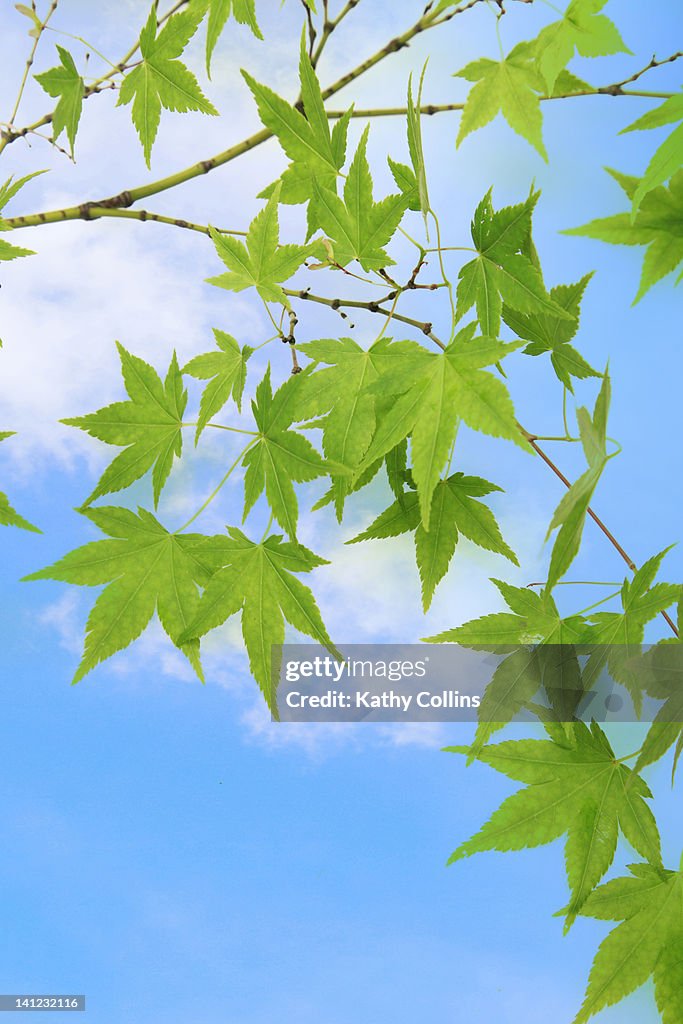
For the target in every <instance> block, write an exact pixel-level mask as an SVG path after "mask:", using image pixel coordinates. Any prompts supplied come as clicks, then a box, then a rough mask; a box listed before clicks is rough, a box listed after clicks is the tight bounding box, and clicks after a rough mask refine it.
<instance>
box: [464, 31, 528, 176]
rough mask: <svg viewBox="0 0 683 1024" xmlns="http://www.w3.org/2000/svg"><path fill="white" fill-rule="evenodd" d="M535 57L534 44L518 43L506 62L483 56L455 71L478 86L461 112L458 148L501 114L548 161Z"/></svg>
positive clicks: (506, 58) (475, 86) (472, 91)
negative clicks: (471, 135)
mask: <svg viewBox="0 0 683 1024" xmlns="http://www.w3.org/2000/svg"><path fill="white" fill-rule="evenodd" d="M535 58H536V54H535V49H534V46H533V44H531V43H519V44H518V45H517V46H515V48H514V49H513V50H512V51H511V52H510V53H509V54H508V56H507V57H505V58H504V59H503V60H500V61H495V60H490V59H489V58H488V57H482V58H480V59H479V60H475V61H473V62H472V63H471V64H468V65H467V66H466V67H464V68H462V69H461V70H460V71H457V72H456V75H455V77H457V78H464V79H466V80H467V81H468V82H474V83H475V84H474V87H473V88H472V89H471V90H470V93H469V96H468V97H467V102H466V104H465V109H464V110H463V113H462V119H461V121H460V130H459V132H458V139H457V145H458V146H459V145H460V143H461V142H462V141H463V139H465V138H467V136H468V135H470V134H471V133H472V132H474V131H477V129H479V128H483V127H484V126H485V125H487V124H489V123H490V122H491V121H493V119H494V117H495V116H496V114H498V113H499V112H501V113H502V114H503V117H504V118H505V120H506V121H507V123H508V124H509V125H510V127H511V128H512V130H513V131H515V132H517V134H518V135H521V136H522V138H524V139H526V140H527V142H529V143H530V144H531V145H532V146H533V147H534V149H536V150H537V151H538V152H539V153H540V155H541V156H542V157H543V159H544V160H546V161H547V159H548V154H547V152H546V148H545V145H544V144H543V115H542V113H541V103H540V94H542V93H543V92H545V82H544V80H543V76H542V74H541V73H540V71H539V70H538V66H537V64H536V59H535Z"/></svg>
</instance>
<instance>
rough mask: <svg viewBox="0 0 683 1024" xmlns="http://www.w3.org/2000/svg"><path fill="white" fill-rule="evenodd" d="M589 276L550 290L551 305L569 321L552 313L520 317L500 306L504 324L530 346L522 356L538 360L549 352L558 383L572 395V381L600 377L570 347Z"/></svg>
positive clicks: (515, 311)
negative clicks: (561, 310) (553, 304)
mask: <svg viewBox="0 0 683 1024" xmlns="http://www.w3.org/2000/svg"><path fill="white" fill-rule="evenodd" d="M592 276H593V275H592V274H587V275H586V276H585V277H583V278H582V279H581V280H580V281H577V283H576V284H567V285H557V286H556V287H555V288H551V290H550V298H551V299H552V301H553V302H554V303H556V304H557V305H558V306H560V307H561V308H562V309H563V310H564V311H565V312H566V313H569V314H570V315H571V317H572V319H571V320H565V319H561V318H560V317H558V316H555V315H554V314H551V313H520V312H518V311H517V310H516V309H512V308H511V307H510V306H503V320H504V321H505V323H506V324H507V325H508V327H509V328H510V329H511V330H513V331H514V332H515V334H516V335H517V336H518V337H519V338H523V339H524V340H525V341H528V342H529V344H528V345H527V346H526V348H525V349H524V354H525V355H528V356H538V355H541V354H542V353H544V352H550V359H551V362H552V365H553V369H554V370H555V373H556V375H557V378H558V380H560V381H561V382H562V384H564V386H565V387H566V388H567V389H568V390H569V391H571V392H572V393H573V392H574V387H573V384H572V377H578V378H579V379H580V380H584V379H585V378H586V377H600V376H601V374H600V373H598V371H597V370H594V369H593V367H592V366H590V365H589V364H588V363H587V362H586V360H585V359H584V358H583V356H582V355H581V354H580V353H579V352H577V351H576V349H575V348H574V347H573V346H572V345H571V344H570V342H571V341H572V339H573V338H574V337H575V335H576V333H577V331H578V329H579V318H580V312H581V300H582V299H583V295H584V292H585V290H586V287H587V285H588V282H589V281H590V279H591V277H592Z"/></svg>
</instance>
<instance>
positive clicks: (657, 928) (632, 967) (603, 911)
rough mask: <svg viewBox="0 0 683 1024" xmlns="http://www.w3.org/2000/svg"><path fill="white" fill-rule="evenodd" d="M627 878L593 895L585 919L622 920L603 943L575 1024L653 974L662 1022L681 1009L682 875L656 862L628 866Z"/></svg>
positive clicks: (675, 1018)
mask: <svg viewBox="0 0 683 1024" xmlns="http://www.w3.org/2000/svg"><path fill="white" fill-rule="evenodd" d="M629 870H630V871H631V876H625V877H621V878H614V879H612V881H610V882H607V883H606V884H605V885H601V886H600V887H599V888H598V889H596V890H595V892H593V893H591V895H590V896H589V897H588V899H587V900H586V902H585V903H584V905H583V907H582V908H581V914H582V915H583V916H584V917H594V918H597V920H599V921H621V922H622V923H621V924H619V925H618V926H617V927H616V928H614V930H613V931H611V932H610V933H609V935H608V936H607V938H606V939H605V940H604V941H603V942H602V943H601V945H600V948H599V949H598V952H597V955H596V957H595V960H594V962H593V966H592V968H591V972H590V977H589V979H588V988H587V990H586V996H585V999H584V1002H583V1005H582V1007H581V1009H580V1010H579V1012H578V1014H577V1015H576V1017H575V1018H574V1024H586V1022H587V1021H589V1020H590V1019H591V1017H593V1016H595V1014H597V1013H599V1012H600V1011H601V1010H603V1009H605V1008H606V1007H608V1006H613V1005H614V1004H615V1003H619V1002H621V1000H622V999H625V998H626V996H629V995H631V993H632V992H635V991H636V989H638V988H640V986H641V985H644V984H645V982H646V981H647V980H648V979H649V978H651V977H653V978H654V985H655V998H656V1000H657V1006H658V1009H659V1012H660V1013H661V1015H662V1022H663V1024H678V1022H679V1021H680V1020H681V1013H682V1012H683V1001H682V999H681V993H682V992H683V973H682V971H681V964H682V963H683V874H681V872H679V871H667V870H666V869H664V868H663V867H661V866H660V865H658V864H631V865H630V867H629Z"/></svg>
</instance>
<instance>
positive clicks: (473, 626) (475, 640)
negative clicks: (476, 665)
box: [425, 579, 584, 653]
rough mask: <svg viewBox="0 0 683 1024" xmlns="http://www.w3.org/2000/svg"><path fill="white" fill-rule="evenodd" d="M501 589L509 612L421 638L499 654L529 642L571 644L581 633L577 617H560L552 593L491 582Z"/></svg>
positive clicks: (430, 641)
mask: <svg viewBox="0 0 683 1024" xmlns="http://www.w3.org/2000/svg"><path fill="white" fill-rule="evenodd" d="M491 582H492V583H494V584H495V585H496V587H497V588H498V590H499V591H500V592H501V594H502V596H503V598H504V600H505V603H506V604H507V606H508V608H509V609H510V611H509V612H494V613H493V614H491V615H483V616H482V617H481V618H479V619H472V620H471V621H470V622H466V623H464V624H463V625H462V626H456V627H455V628H454V629H448V630H446V631H445V632H443V633H438V634H437V635H436V636H430V637H425V640H426V642H427V643H435V644H440V643H455V644H462V645H463V646H464V647H475V648H481V649H483V650H491V651H493V652H494V653H496V652H497V653H500V652H501V649H503V648H507V649H512V650H514V649H515V648H516V647H519V646H520V645H521V646H526V645H529V644H543V643H545V644H574V643H576V642H577V641H578V640H579V638H580V636H581V629H582V627H583V624H584V619H583V618H582V617H581V616H573V617H572V618H568V619H563V618H562V617H561V616H560V613H559V611H558V609H557V605H556V604H555V602H554V600H553V597H552V594H551V593H550V592H549V591H548V590H542V591H541V593H540V594H536V593H534V591H533V590H529V589H528V588H527V587H514V586H512V584H510V583H504V582H503V581H502V580H496V579H493V580H492V581H491Z"/></svg>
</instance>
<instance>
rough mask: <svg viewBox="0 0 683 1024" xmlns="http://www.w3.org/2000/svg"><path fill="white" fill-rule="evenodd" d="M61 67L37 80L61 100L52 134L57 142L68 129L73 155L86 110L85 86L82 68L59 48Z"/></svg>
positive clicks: (37, 76)
mask: <svg viewBox="0 0 683 1024" xmlns="http://www.w3.org/2000/svg"><path fill="white" fill-rule="evenodd" d="M57 51H58V53H59V59H60V61H61V64H60V65H59V66H58V67H56V68H50V70H49V71H43V73H42V74H40V75H36V76H35V79H36V81H37V82H38V83H39V84H40V85H41V86H42V87H43V89H44V90H45V92H46V93H47V94H48V96H53V97H58V98H59V102H58V103H57V106H56V107H55V110H54V113H53V115H52V131H53V137H54V139H55V141H56V140H57V139H58V138H59V136H60V135H61V134H62V132H63V131H64V130H65V129H66V134H67V138H68V139H69V144H70V146H71V155H72V156H73V151H74V143H75V142H76V133H77V131H78V125H79V122H80V120H81V111H82V109H83V93H84V90H85V83H84V81H83V79H82V78H81V76H80V75H79V73H78V68H77V67H76V64H75V63H74V59H73V57H72V56H71V54H70V53H69V51H68V50H65V49H64V47H63V46H59V45H58V46H57Z"/></svg>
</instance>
